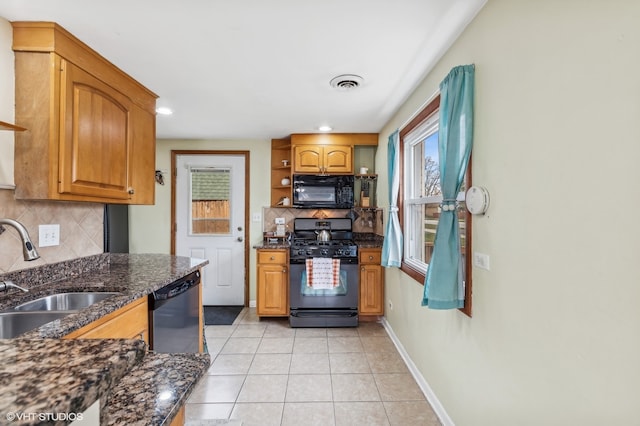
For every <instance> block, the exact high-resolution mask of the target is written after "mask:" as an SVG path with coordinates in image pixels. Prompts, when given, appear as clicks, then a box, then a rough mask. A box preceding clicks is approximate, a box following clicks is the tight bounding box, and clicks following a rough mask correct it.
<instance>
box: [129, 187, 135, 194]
mask: <svg viewBox="0 0 640 426" xmlns="http://www.w3.org/2000/svg"><path fill="white" fill-rule="evenodd" d="M127 192H128V193H129V194H131V195H133V194H135V192H136V191H135V190H134V189H133V188H129V190H128V191H127Z"/></svg>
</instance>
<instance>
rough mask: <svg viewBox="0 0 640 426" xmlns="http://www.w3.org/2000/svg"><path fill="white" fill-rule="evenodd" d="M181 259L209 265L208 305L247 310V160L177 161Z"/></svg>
mask: <svg viewBox="0 0 640 426" xmlns="http://www.w3.org/2000/svg"><path fill="white" fill-rule="evenodd" d="M176 167H177V176H176V199H175V209H176V211H175V215H176V230H175V241H176V255H178V256H189V257H197V258H202V259H208V260H209V265H207V266H206V267H205V268H203V271H202V282H203V284H204V285H203V288H202V302H203V304H204V305H244V289H245V276H244V275H245V254H244V247H245V243H244V239H245V230H244V220H245V219H244V216H245V211H244V210H245V204H244V203H245V157H244V156H237V155H206V154H205V155H178V156H177V157H176Z"/></svg>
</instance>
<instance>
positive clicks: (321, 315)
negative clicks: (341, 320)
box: [291, 311, 358, 318]
mask: <svg viewBox="0 0 640 426" xmlns="http://www.w3.org/2000/svg"><path fill="white" fill-rule="evenodd" d="M291 316H292V317H297V318H305V317H313V318H332V317H349V318H351V317H356V316H358V313H357V312H353V311H348V312H335V311H334V312H327V311H324V312H322V311H312V312H308V311H307V312H291Z"/></svg>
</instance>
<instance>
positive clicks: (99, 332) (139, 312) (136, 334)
mask: <svg viewBox="0 0 640 426" xmlns="http://www.w3.org/2000/svg"><path fill="white" fill-rule="evenodd" d="M63 338H64V339H143V340H144V341H145V342H146V343H147V344H148V343H149V312H148V306H147V297H146V296H144V297H141V298H140V299H137V300H135V301H133V302H131V303H129V304H128V305H126V306H123V307H122V308H120V309H118V310H117V311H114V312H112V313H110V314H108V315H105V316H104V317H102V318H100V319H99V320H96V321H94V322H92V323H90V324H87V325H85V326H84V327H82V328H80V329H78V330H76V331H73V332H71V333H69V334H67V335H66V336H64V337H63Z"/></svg>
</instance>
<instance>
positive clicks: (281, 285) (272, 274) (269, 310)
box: [256, 265, 289, 316]
mask: <svg viewBox="0 0 640 426" xmlns="http://www.w3.org/2000/svg"><path fill="white" fill-rule="evenodd" d="M256 304H257V314H258V316H287V315H289V272H288V270H287V267H286V266H285V265H258V291H257V301H256Z"/></svg>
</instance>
